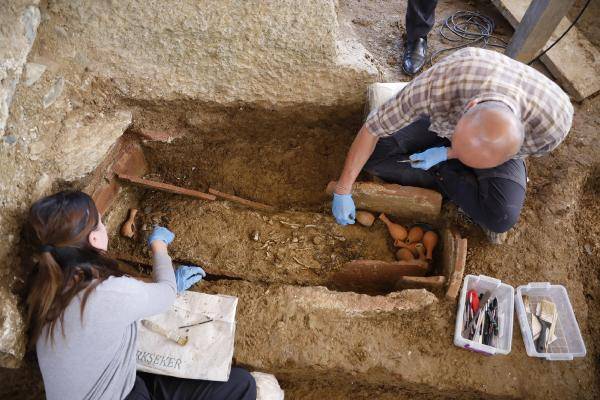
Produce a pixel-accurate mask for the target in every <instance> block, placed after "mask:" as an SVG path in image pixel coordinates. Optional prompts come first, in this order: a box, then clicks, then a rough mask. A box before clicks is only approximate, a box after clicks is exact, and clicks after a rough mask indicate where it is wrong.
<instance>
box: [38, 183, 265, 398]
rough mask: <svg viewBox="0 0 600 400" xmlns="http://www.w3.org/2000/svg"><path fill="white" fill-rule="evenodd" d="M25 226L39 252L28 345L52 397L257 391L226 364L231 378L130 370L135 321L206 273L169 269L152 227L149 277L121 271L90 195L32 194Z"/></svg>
mask: <svg viewBox="0 0 600 400" xmlns="http://www.w3.org/2000/svg"><path fill="white" fill-rule="evenodd" d="M28 222H29V228H30V229H31V231H32V232H31V233H32V235H33V236H34V238H33V239H32V240H34V241H35V242H36V243H34V244H35V245H36V246H37V249H38V251H37V252H35V253H34V256H33V272H32V274H31V275H30V281H29V284H28V296H27V307H28V319H29V329H30V344H31V345H32V346H35V347H36V350H37V357H38V361H39V365H40V369H41V371H42V376H43V378H44V386H45V389H46V396H47V398H48V399H50V400H54V399H60V400H65V399H90V400H91V399H119V400H120V399H232V400H233V399H236V400H237V399H243V400H250V399H252V400H254V399H256V386H255V382H254V379H253V378H252V376H251V375H250V374H249V373H248V372H247V371H245V370H243V369H240V368H232V370H231V374H230V379H229V381H228V382H209V381H200V380H189V379H178V378H172V377H166V376H159V375H154V374H146V373H137V374H136V360H135V354H136V353H135V350H136V336H137V329H138V328H137V321H138V320H140V319H141V318H143V317H147V316H151V315H155V314H159V313H162V312H165V311H167V310H168V309H169V307H170V306H171V305H172V304H173V302H174V301H175V295H176V293H178V292H182V291H184V290H186V289H188V288H189V287H190V286H192V285H193V284H194V283H196V282H198V281H200V280H201V279H202V278H203V277H204V276H205V273H204V271H203V270H202V269H201V268H199V267H188V266H182V267H180V268H179V269H177V271H173V265H172V263H171V258H170V257H169V255H168V253H167V245H168V244H169V243H171V241H173V239H174V237H175V235H174V234H173V233H171V232H170V231H169V230H168V229H166V228H163V227H155V228H154V230H153V232H152V234H151V235H150V237H149V239H148V245H149V246H150V248H151V250H152V255H153V279H154V282H152V283H146V282H143V281H142V280H139V279H135V278H132V277H129V276H125V275H124V274H123V273H122V272H120V270H119V268H118V264H117V262H116V261H115V260H113V259H111V258H110V257H108V256H107V255H106V249H107V247H108V235H107V233H106V228H105V226H104V225H103V224H102V220H101V216H100V214H99V213H98V210H97V209H96V206H95V204H94V201H93V200H92V199H91V198H90V197H89V196H88V195H86V194H85V193H83V192H76V191H65V192H60V193H57V194H55V195H52V196H48V197H45V198H43V199H41V200H39V201H37V202H36V203H35V204H33V206H32V207H31V210H30V213H29V221H28Z"/></svg>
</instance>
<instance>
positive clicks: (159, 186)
mask: <svg viewBox="0 0 600 400" xmlns="http://www.w3.org/2000/svg"><path fill="white" fill-rule="evenodd" d="M117 176H118V177H119V179H121V180H124V181H127V182H130V183H133V184H136V185H139V186H143V187H146V188H149V189H155V190H160V191H163V192H169V193H174V194H181V195H184V196H189V197H194V198H196V199H200V200H208V201H214V200H216V199H217V198H216V197H215V196H213V195H212V194H206V193H203V192H199V191H197V190H191V189H185V188H182V187H179V186H175V185H170V184H168V183H162V182H156V181H151V180H149V179H143V178H139V177H137V176H131V175H124V174H117Z"/></svg>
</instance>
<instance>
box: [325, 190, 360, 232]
mask: <svg viewBox="0 0 600 400" xmlns="http://www.w3.org/2000/svg"><path fill="white" fill-rule="evenodd" d="M331 212H332V213H333V216H334V217H335V220H336V221H337V223H338V224H340V225H348V224H350V225H351V224H353V223H354V218H355V217H356V207H355V206H354V201H353V200H352V195H351V194H337V193H333V203H332V205H331Z"/></svg>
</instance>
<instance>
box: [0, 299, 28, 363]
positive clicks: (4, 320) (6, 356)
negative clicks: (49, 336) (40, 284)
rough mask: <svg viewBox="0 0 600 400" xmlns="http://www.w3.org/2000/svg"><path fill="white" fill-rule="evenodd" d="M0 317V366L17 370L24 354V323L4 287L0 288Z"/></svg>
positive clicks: (15, 303)
mask: <svg viewBox="0 0 600 400" xmlns="http://www.w3.org/2000/svg"><path fill="white" fill-rule="evenodd" d="M0 317H1V318H0V365H1V366H3V367H9V368H18V367H19V366H20V364H21V359H22V358H23V355H24V354H25V339H26V335H25V322H24V320H23V317H22V316H21V313H20V311H19V308H18V306H17V298H16V296H15V295H13V294H12V293H10V291H9V290H8V289H7V288H6V287H0Z"/></svg>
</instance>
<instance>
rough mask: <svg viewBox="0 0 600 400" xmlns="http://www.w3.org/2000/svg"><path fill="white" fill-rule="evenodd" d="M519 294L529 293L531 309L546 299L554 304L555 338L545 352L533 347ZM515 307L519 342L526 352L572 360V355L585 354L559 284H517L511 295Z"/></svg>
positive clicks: (569, 303)
mask: <svg viewBox="0 0 600 400" xmlns="http://www.w3.org/2000/svg"><path fill="white" fill-rule="evenodd" d="M523 295H527V296H529V302H530V304H531V309H532V310H535V308H536V306H537V304H538V303H539V302H541V301H542V300H549V301H551V302H553V303H554V304H555V305H556V312H557V314H558V320H557V323H556V328H555V331H554V335H555V336H556V340H554V341H553V342H552V343H550V344H549V345H548V349H547V350H548V351H547V352H546V353H538V352H537V350H536V349H535V343H534V341H533V335H532V332H531V327H530V325H529V322H528V321H527V315H526V313H525V305H524V304H523ZM515 307H516V309H517V317H518V318H519V325H520V326H521V333H522V335H523V341H524V342H525V349H526V350H527V355H528V356H530V357H540V358H545V359H547V360H572V359H573V357H583V356H585V354H586V350H585V343H584V342H583V338H582V337H581V332H580V331H579V325H578V324H577V320H576V319H575V314H574V313H573V307H571V302H570V301H569V295H568V294H567V290H566V289H565V287H564V286H562V285H551V284H549V283H548V282H544V283H530V284H528V285H524V286H519V287H517V293H516V294H515Z"/></svg>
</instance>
